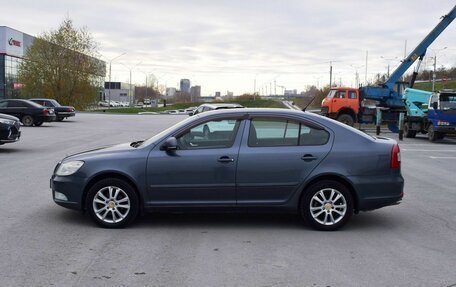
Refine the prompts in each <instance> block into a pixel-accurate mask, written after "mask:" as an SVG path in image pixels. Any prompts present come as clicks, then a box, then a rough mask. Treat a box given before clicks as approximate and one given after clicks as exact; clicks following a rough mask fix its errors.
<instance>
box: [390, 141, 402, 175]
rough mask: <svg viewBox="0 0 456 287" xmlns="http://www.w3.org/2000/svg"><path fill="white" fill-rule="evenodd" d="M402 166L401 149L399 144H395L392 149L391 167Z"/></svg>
mask: <svg viewBox="0 0 456 287" xmlns="http://www.w3.org/2000/svg"><path fill="white" fill-rule="evenodd" d="M400 167H401V150H400V148H399V145H398V144H395V145H394V147H393V149H392V150H391V168H392V169H397V168H400Z"/></svg>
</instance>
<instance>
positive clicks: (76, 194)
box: [50, 175, 85, 210]
mask: <svg viewBox="0 0 456 287" xmlns="http://www.w3.org/2000/svg"><path fill="white" fill-rule="evenodd" d="M84 183H85V181H84V179H82V178H78V177H73V176H57V175H52V177H51V180H50V188H51V190H52V199H53V200H54V202H55V203H57V204H58V205H60V206H63V207H66V208H70V209H76V210H82V209H83V207H84V203H83V191H84ZM56 192H59V193H62V194H63V195H65V196H66V198H67V200H60V199H56V198H55V193H56Z"/></svg>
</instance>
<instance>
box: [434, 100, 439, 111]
mask: <svg viewBox="0 0 456 287" xmlns="http://www.w3.org/2000/svg"><path fill="white" fill-rule="evenodd" d="M432 108H433V109H434V110H437V109H438V108H439V104H438V103H437V102H433V103H432Z"/></svg>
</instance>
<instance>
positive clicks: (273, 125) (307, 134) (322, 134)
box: [248, 118, 329, 147]
mask: <svg viewBox="0 0 456 287" xmlns="http://www.w3.org/2000/svg"><path fill="white" fill-rule="evenodd" d="M328 139H329V133H328V132H327V131H325V130H323V129H316V128H313V127H309V126H307V125H305V124H304V123H300V122H297V121H291V120H287V119H267V118H257V119H252V120H251V122H250V130H249V138H248V145H249V146H250V147H276V146H307V145H324V144H326V143H327V142H328Z"/></svg>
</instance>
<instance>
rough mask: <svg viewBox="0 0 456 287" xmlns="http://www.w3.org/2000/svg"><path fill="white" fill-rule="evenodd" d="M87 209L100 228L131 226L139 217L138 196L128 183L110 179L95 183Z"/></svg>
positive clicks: (89, 196) (89, 194)
mask: <svg viewBox="0 0 456 287" xmlns="http://www.w3.org/2000/svg"><path fill="white" fill-rule="evenodd" d="M86 208H87V211H88V212H89V214H90V216H91V217H92V219H93V220H94V221H95V222H96V223H97V224H98V225H100V226H102V227H107V228H120V227H125V226H127V225H129V224H131V223H132V222H133V221H134V220H135V218H136V217H137V215H138V209H139V201H138V196H137V194H136V192H135V190H134V189H133V187H131V185H130V184H128V183H127V182H125V181H123V180H120V179H117V178H108V179H103V180H101V181H99V182H97V183H95V184H94V185H93V186H92V187H91V188H90V190H89V192H88V194H87V200H86Z"/></svg>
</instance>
